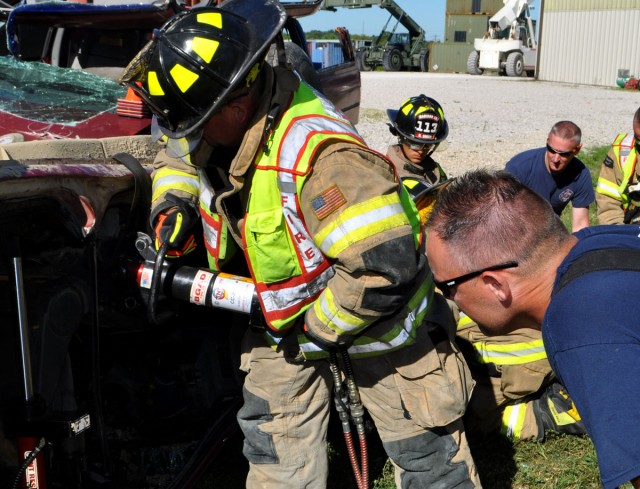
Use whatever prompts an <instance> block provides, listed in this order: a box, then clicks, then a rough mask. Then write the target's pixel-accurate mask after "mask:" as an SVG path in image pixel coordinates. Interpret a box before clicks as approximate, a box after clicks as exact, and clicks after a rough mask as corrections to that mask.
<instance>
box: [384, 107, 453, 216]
mask: <svg viewBox="0 0 640 489" xmlns="http://www.w3.org/2000/svg"><path fill="white" fill-rule="evenodd" d="M387 116H388V117H389V120H390V121H391V122H390V123H387V125H388V126H389V131H390V132H391V134H393V135H394V136H397V138H398V142H397V143H396V144H393V145H391V146H389V148H388V149H387V157H388V158H389V159H390V160H391V161H392V162H393V163H394V164H395V166H396V168H397V170H398V175H399V176H400V177H401V178H402V180H403V183H404V185H405V187H407V190H409V193H410V195H411V196H412V197H413V199H414V202H415V203H416V206H417V207H418V210H419V211H420V219H421V221H422V223H423V224H424V223H425V222H426V219H427V218H428V216H429V213H430V212H431V208H432V206H433V204H434V203H435V196H436V193H437V190H439V189H440V188H442V185H444V184H446V183H447V182H448V180H447V175H446V174H445V172H444V170H443V169H442V167H441V166H440V165H439V164H438V163H437V162H436V161H435V160H434V159H433V158H432V156H431V155H432V154H433V152H434V151H435V150H436V148H437V147H438V145H439V144H440V143H441V142H442V141H444V140H445V139H446V138H447V135H448V134H449V124H448V123H447V120H446V119H445V117H444V111H443V110H442V107H441V106H440V104H439V103H438V102H436V101H435V100H434V99H432V98H431V97H427V96H426V95H418V96H416V97H411V98H409V99H408V100H406V101H405V102H404V103H403V104H402V105H401V106H400V108H399V109H398V110H392V109H387Z"/></svg>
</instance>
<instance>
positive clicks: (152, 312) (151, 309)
mask: <svg viewBox="0 0 640 489" xmlns="http://www.w3.org/2000/svg"><path fill="white" fill-rule="evenodd" d="M168 249H169V243H163V244H162V246H161V247H160V249H159V250H158V255H157V256H156V262H155V264H154V265H153V277H152V278H151V288H150V290H149V304H148V306H147V319H148V320H149V322H150V323H151V324H162V323H163V322H164V321H165V320H166V318H167V316H159V315H158V313H157V311H156V308H157V305H158V295H160V288H161V287H162V280H161V279H162V267H163V266H164V259H165V257H166V255H167V250H168Z"/></svg>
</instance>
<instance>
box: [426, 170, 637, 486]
mask: <svg viewBox="0 0 640 489" xmlns="http://www.w3.org/2000/svg"><path fill="white" fill-rule="evenodd" d="M426 231H427V233H426V235H427V238H426V249H427V256H428V258H429V264H430V265H431V270H432V272H433V278H434V282H435V284H436V286H437V287H438V288H439V289H440V290H441V291H442V292H443V294H444V295H445V296H446V297H449V298H450V299H452V300H453V301H455V302H456V304H457V305H458V307H460V309H461V310H462V311H463V312H464V313H465V314H467V315H468V316H469V317H471V318H472V319H474V320H475V321H476V322H477V323H478V325H479V326H480V327H481V328H482V330H483V331H484V332H485V333H486V334H488V335H495V334H497V335H506V334H510V333H511V332H515V331H516V330H517V329H519V328H537V329H541V330H542V337H543V340H544V346H545V349H546V351H547V356H548V358H549V362H550V363H551V366H552V367H553V369H554V371H555V372H556V375H557V376H558V379H559V380H560V381H561V382H562V384H563V385H564V386H565V387H566V388H567V390H568V392H569V393H570V394H571V397H572V398H573V400H574V402H575V406H576V407H577V411H576V412H572V413H568V414H571V415H573V416H578V413H579V416H581V417H582V421H583V422H584V425H585V427H586V430H587V433H588V434H589V436H590V437H591V439H592V440H593V443H594V446H595V449H596V454H597V456H598V464H599V466H600V478H601V480H602V485H603V487H604V489H614V488H617V487H618V486H619V485H621V484H623V483H624V482H626V481H629V480H631V482H632V484H633V486H634V487H635V488H640V443H638V440H640V409H639V408H638V406H640V361H638V360H639V359H640V315H639V314H638V300H639V299H640V292H639V291H638V287H637V285H638V283H640V226H638V225H628V226H616V225H609V226H593V227H589V228H586V229H583V230H581V231H579V232H578V233H575V234H573V235H571V234H569V232H568V231H567V229H565V227H564V225H563V224H562V222H561V221H560V219H558V217H557V216H556V215H555V214H554V212H553V210H552V209H551V207H550V206H549V204H548V203H547V202H545V201H544V200H543V199H542V198H541V197H540V196H539V195H537V194H536V193H535V192H533V191H531V190H530V189H529V188H527V187H526V186H524V185H523V184H522V183H520V182H519V181H518V180H516V179H515V178H514V177H513V175H511V174H510V173H508V172H506V171H499V172H495V173H490V172H487V171H483V170H476V171H474V172H469V173H467V174H465V175H463V176H461V177H459V178H457V179H455V180H454V181H453V182H452V183H451V184H449V186H448V187H446V188H445V189H444V190H442V191H441V192H440V193H439V194H438V200H437V201H436V204H435V206H434V208H433V211H432V213H431V216H430V217H429V221H428V222H427V227H426ZM480 244H481V246H480Z"/></svg>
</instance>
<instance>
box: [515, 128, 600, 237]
mask: <svg viewBox="0 0 640 489" xmlns="http://www.w3.org/2000/svg"><path fill="white" fill-rule="evenodd" d="M581 138H582V131H580V128H579V127H578V126H577V125H576V124H574V123H573V122H571V121H560V122H557V123H556V124H554V126H553V127H552V128H551V131H550V132H549V136H548V137H547V145H546V147H544V148H536V149H530V150H528V151H524V152H523V153H520V154H517V155H516V156H514V157H513V158H512V159H511V160H510V161H509V163H507V167H506V169H507V171H508V172H510V173H511V174H513V175H514V176H515V177H516V178H517V179H518V180H520V181H521V182H522V183H524V184H525V185H526V186H527V187H529V188H530V189H532V190H533V191H535V192H537V193H538V194H539V195H540V196H541V197H542V198H543V199H545V200H546V201H548V202H549V203H550V204H551V207H553V210H554V211H555V213H556V214H558V215H560V214H562V211H563V210H564V208H565V207H566V206H567V204H568V203H569V202H571V204H572V207H573V211H572V215H571V224H572V226H571V227H572V230H573V232H576V231H579V230H580V229H582V228H584V227H587V226H588V225H589V206H590V205H591V204H592V203H593V201H594V200H595V198H596V196H595V192H594V190H593V183H592V181H591V174H590V173H589V170H588V169H587V167H585V166H584V164H583V163H582V161H580V160H579V159H578V158H577V157H576V155H577V154H578V153H579V152H580V148H581V147H582V144H581V143H580V141H581Z"/></svg>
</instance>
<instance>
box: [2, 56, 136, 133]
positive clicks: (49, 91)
mask: <svg viewBox="0 0 640 489" xmlns="http://www.w3.org/2000/svg"><path fill="white" fill-rule="evenodd" d="M125 94H126V89H125V88H124V87H121V86H120V85H118V84H117V83H116V82H114V81H112V80H109V79H107V78H102V77H100V76H97V75H94V74H92V73H88V72H86V71H82V70H77V69H72V68H60V67H57V66H51V65H48V64H46V63H40V62H34V61H30V62H24V61H18V60H17V59H15V58H13V57H11V56H0V110H2V111H5V112H9V113H11V114H13V115H16V116H19V117H23V118H25V119H30V120H35V121H39V122H48V123H56V124H74V123H78V122H82V121H84V120H86V119H89V118H91V117H94V116H96V115H98V114H100V113H102V112H107V111H112V112H113V111H115V107H116V103H117V100H118V98H121V97H124V96H125Z"/></svg>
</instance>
